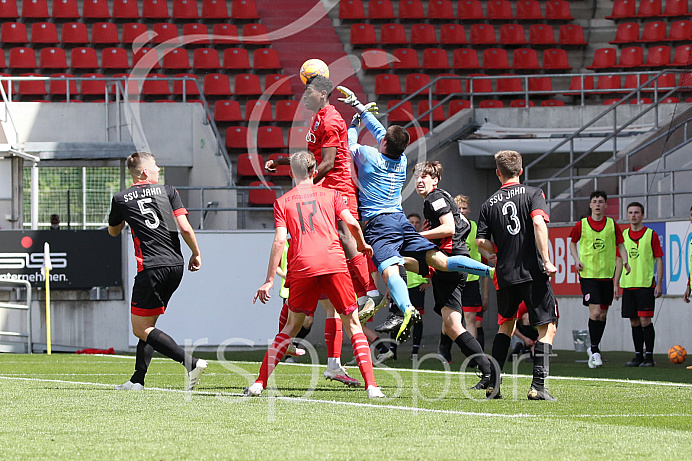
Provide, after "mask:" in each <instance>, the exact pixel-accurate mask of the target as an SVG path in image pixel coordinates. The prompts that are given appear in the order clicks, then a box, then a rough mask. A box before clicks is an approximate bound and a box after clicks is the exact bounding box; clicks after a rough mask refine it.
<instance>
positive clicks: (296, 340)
mask: <svg viewBox="0 0 692 461" xmlns="http://www.w3.org/2000/svg"><path fill="white" fill-rule="evenodd" d="M310 330H312V326H310V327H309V328H305V327H300V331H299V332H298V334H297V335H296V337H295V338H293V344H295V345H296V346H297V345H298V344H300V340H301V339H305V337H306V336H307V335H308V334H309V333H310Z"/></svg>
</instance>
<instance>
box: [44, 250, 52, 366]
mask: <svg viewBox="0 0 692 461" xmlns="http://www.w3.org/2000/svg"><path fill="white" fill-rule="evenodd" d="M52 268H53V264H52V263H51V261H50V245H49V244H48V242H46V243H44V244H43V271H44V275H45V277H46V352H47V353H48V355H51V337H50V336H51V335H50V331H51V328H50V270H51V269H52Z"/></svg>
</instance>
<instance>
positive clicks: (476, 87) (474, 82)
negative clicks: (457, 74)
mask: <svg viewBox="0 0 692 461" xmlns="http://www.w3.org/2000/svg"><path fill="white" fill-rule="evenodd" d="M467 77H469V78H468V79H467V80H466V92H467V93H473V94H477V93H492V92H493V82H492V81H491V80H490V79H489V78H484V79H482V80H481V79H477V78H475V77H488V74H469V75H468V76H467Z"/></svg>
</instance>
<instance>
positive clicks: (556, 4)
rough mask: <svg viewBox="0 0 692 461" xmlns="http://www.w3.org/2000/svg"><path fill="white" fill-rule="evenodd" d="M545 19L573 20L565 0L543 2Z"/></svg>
mask: <svg viewBox="0 0 692 461" xmlns="http://www.w3.org/2000/svg"><path fill="white" fill-rule="evenodd" d="M545 19H546V21H573V20H574V18H573V17H572V11H571V10H570V7H569V2H567V0H550V1H549V2H548V3H546V4H545Z"/></svg>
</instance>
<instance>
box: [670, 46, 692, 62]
mask: <svg viewBox="0 0 692 461" xmlns="http://www.w3.org/2000/svg"><path fill="white" fill-rule="evenodd" d="M691 64H692V46H690V45H680V46H678V47H677V48H675V55H674V56H673V61H672V62H671V63H670V65H671V66H673V67H687V66H689V65H691Z"/></svg>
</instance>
